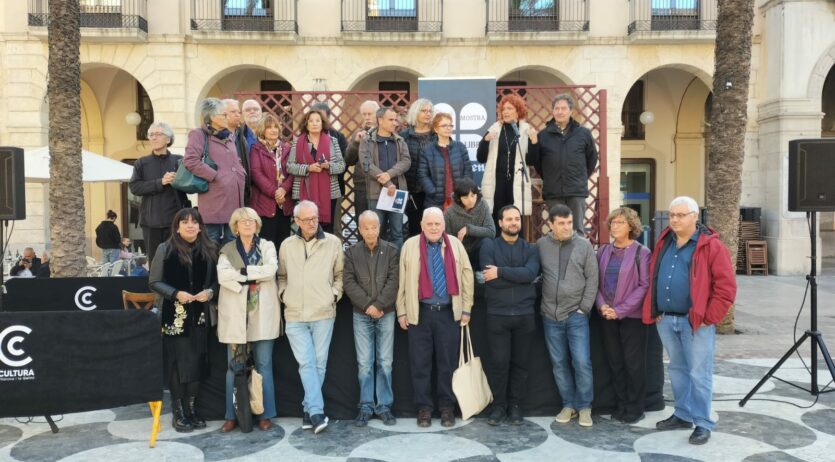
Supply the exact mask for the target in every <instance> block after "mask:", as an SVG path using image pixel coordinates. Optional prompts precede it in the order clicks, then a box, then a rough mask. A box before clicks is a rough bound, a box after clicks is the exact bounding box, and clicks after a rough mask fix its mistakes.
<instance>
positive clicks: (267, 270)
mask: <svg viewBox="0 0 835 462" xmlns="http://www.w3.org/2000/svg"><path fill="white" fill-rule="evenodd" d="M229 227H230V228H231V229H232V234H234V235H235V236H236V238H235V240H234V241H231V242H228V243H226V245H224V246H223V248H222V249H221V250H220V256H219V257H218V262H217V271H218V282H219V283H220V294H219V301H218V321H217V335H218V339H219V340H220V342H221V343H226V344H228V345H229V362H230V363H232V362H233V359H234V358H235V356H236V353H237V354H238V359H240V358H241V357H243V358H245V357H246V350H245V348H246V347H247V344H249V347H250V349H251V351H252V355H253V358H254V360H255V369H256V370H257V371H258V372H259V373H260V374H261V376H262V377H263V395H264V413H263V414H261V415H260V416H259V417H258V419H259V422H258V427H259V428H260V429H261V430H264V431H266V430H269V429H270V428H272V421H271V420H270V419H271V418H273V417H275V416H276V410H275V382H274V380H273V362H272V357H273V344H274V343H275V342H274V341H275V339H276V338H278V336H279V333H280V332H281V309H280V307H279V302H278V286H277V285H276V272H277V271H278V256H277V253H276V250H275V244H273V243H272V242H270V241H268V240H266V239H262V238H260V237H258V232H259V231H260V230H261V219H260V218H259V217H258V213H257V212H256V211H255V210H253V209H251V208H249V207H243V208H239V209H237V210H235V211H234V212H233V213H232V218H231V219H230V220H229ZM242 349H244V350H242ZM236 362H237V363H240V361H236ZM233 386H234V374H233V373H232V370H231V369H229V370H227V372H226V422H224V424H223V426H222V427H221V429H220V431H221V432H223V433H226V432H230V431H232V430H234V429H235V427H237V426H238V424H237V420H236V417H235V408H234V407H233V403H232V390H233Z"/></svg>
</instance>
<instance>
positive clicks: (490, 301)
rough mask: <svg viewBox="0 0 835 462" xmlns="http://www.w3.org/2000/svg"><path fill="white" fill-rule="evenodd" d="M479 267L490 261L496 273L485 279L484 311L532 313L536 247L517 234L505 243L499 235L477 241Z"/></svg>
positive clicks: (534, 295) (536, 261)
mask: <svg viewBox="0 0 835 462" xmlns="http://www.w3.org/2000/svg"><path fill="white" fill-rule="evenodd" d="M479 262H480V264H481V269H482V270H483V269H484V267H485V266H487V265H492V266H495V267H497V268H498V270H499V277H498V278H497V279H493V280H492V281H487V282H486V283H485V284H486V287H485V289H484V300H485V303H486V305H487V313H489V314H498V315H504V316H515V315H523V314H534V313H535V309H536V285H535V284H534V280H535V279H536V277H537V276H539V266H540V264H539V250H538V249H537V247H536V244H531V243H530V242H527V241H525V240H524V239H522V238H521V237H520V238H519V240H517V241H516V242H515V243H514V244H512V245H511V244H508V243H507V241H505V240H504V238H503V237H502V236H499V237H496V238H493V239H484V240H482V241H481V249H480V251H479Z"/></svg>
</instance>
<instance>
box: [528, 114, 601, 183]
mask: <svg viewBox="0 0 835 462" xmlns="http://www.w3.org/2000/svg"><path fill="white" fill-rule="evenodd" d="M525 160H526V162H527V163H528V165H533V166H534V168H536V171H537V172H539V176H541V177H542V198H543V199H557V198H562V197H588V195H589V177H590V176H591V174H592V173H594V169H595V167H597V147H596V146H595V144H594V138H593V137H592V135H591V131H590V130H589V129H588V128H586V127H582V126H580V124H578V123H577V121H575V120H574V119H571V121H570V122H569V123H568V127H566V131H565V134H563V133H561V132H560V129H559V128H558V127H557V124H556V123H555V122H554V120H553V119H551V120H550V121H549V122H548V123H547V124H546V125H545V128H544V129H542V131H541V132H539V140H538V142H537V143H536V144H529V145H528V155H527V158H526V159H525Z"/></svg>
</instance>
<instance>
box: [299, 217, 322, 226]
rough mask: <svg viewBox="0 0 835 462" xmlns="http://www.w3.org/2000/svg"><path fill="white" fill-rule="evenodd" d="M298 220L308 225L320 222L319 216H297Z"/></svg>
mask: <svg viewBox="0 0 835 462" xmlns="http://www.w3.org/2000/svg"><path fill="white" fill-rule="evenodd" d="M296 220H299V221H300V222H302V223H304V224H306V225H310V224H313V223H318V222H319V217H310V218H299V217H296Z"/></svg>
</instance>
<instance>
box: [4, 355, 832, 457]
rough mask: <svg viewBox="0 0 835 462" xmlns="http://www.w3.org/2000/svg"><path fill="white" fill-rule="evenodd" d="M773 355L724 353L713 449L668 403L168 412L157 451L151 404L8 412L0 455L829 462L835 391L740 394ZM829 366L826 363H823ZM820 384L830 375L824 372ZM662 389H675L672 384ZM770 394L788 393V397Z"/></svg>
mask: <svg viewBox="0 0 835 462" xmlns="http://www.w3.org/2000/svg"><path fill="white" fill-rule="evenodd" d="M773 362H774V360H773V359H729V360H717V361H716V366H715V370H714V390H715V395H714V403H713V412H714V417H715V418H716V419H717V421H718V424H717V427H716V429H715V431H714V432H713V436H712V438H711V440H710V442H709V443H708V444H707V445H704V446H692V445H690V444H688V442H687V437H688V436H689V433H690V432H689V430H680V431H672V432H657V431H655V429H654V424H655V422H656V421H657V420H661V419H663V418H665V417H667V416H668V415H669V414H670V413H671V412H672V408H671V405H672V404H671V403H669V402H668V407H667V409H665V410H663V411H659V412H651V413H647V416H646V418H645V419H644V420H642V421H640V422H638V423H637V424H634V425H626V424H622V423H619V422H616V421H613V420H611V419H609V416H606V415H595V416H594V427H592V428H590V429H589V428H582V427H580V426H578V425H577V422H576V420H574V421H572V422H571V423H569V424H566V425H562V424H557V423H556V422H554V419H553V417H552V416H547V417H546V416H540V417H527V418H526V420H525V422H524V424H523V425H521V426H511V425H509V424H507V423H504V424H502V425H501V426H499V427H491V426H489V425H487V422H486V420H485V419H484V418H475V419H471V420H469V421H465V422H462V421H458V423H457V424H456V426H455V427H453V428H449V429H446V428H443V427H441V426H440V423H439V421H438V420H434V421H433V425H432V427H430V428H428V429H422V428H418V427H417V426H416V425H415V421H414V419H413V418H402V419H400V420H399V421H398V423H397V425H396V426H394V427H386V426H384V425H382V423H381V422H380V421H379V420H376V419H375V420H372V421H371V423H370V424H369V426H368V427H366V428H356V427H354V426H353V422H351V421H332V422H331V424H330V426H329V427H328V428H327V430H326V431H325V432H323V433H321V434H319V435H314V434H313V433H312V432H310V431H309V430H302V429H301V428H300V424H301V420H300V419H298V418H279V419H275V420H274V421H275V423H276V425H275V426H274V427H273V429H272V430H270V431H268V432H262V431H259V430H257V429H256V430H254V431H253V432H251V433H248V434H243V433H241V432H240V431H238V430H236V431H234V432H232V433H230V434H221V433H219V432H218V429H219V428H220V424H221V422H220V421H214V422H209V426H208V428H207V429H206V430H202V431H195V432H193V433H190V434H179V433H175V432H174V431H173V430H172V429H171V426H170V422H171V414H170V413H169V412H168V409H167V408H166V409H165V410H164V415H163V431H162V432H161V433H160V435H159V441H158V443H157V447H156V448H155V449H150V448H149V447H148V442H147V437H148V434H149V428H150V423H151V419H150V414H149V412H148V410H147V409H148V408H147V406H146V405H134V406H127V407H122V408H116V409H111V410H104V411H95V412H86V413H79V414H71V415H65V416H63V419H62V420H61V421H60V422H58V426H59V427H60V432H59V433H57V434H52V433H51V432H50V431H49V428H48V426H47V425H46V424H45V423H42V419H36V420H35V421H34V422H30V423H22V421H20V420H15V419H0V460H16V461H25V462H53V461H62V462H70V461H93V460H118V461H142V462H149V461H156V460H161V461H162V460H172V461H173V460H176V461H178V462H185V461H192V460H195V461H199V460H205V461H226V460H236V461H249V460H251V461H255V460H282V461H313V460H319V461H399V460H403V461H407V460H408V461H421V460H427V461H497V460H501V461H529V460H530V461H536V460H607V461H690V460H695V461H699V460H701V461H718V460H722V461H736V460H738V461H797V460H806V461H831V460H834V459H835V455H834V454H835V394H824V395H822V396H821V398H820V400H819V401H818V402H817V403H816V404H815V405H814V406H812V407H810V408H805V407H808V406H810V405H811V404H812V402H813V397H812V396H811V395H809V394H808V393H805V392H803V391H801V390H798V389H795V388H793V387H791V386H789V385H786V384H784V383H781V382H779V381H777V380H769V381H768V382H767V383H766V384H765V386H764V387H763V388H762V389H761V391H760V392H759V393H758V394H757V395H756V396H755V399H754V400H752V401H750V402H749V403H748V404H747V405H746V406H745V407H744V408H740V407H739V405H738V400H739V399H740V398H741V397H742V396H744V394H745V393H746V392H747V391H748V390H750V389H751V388H752V387H753V386H754V384H755V383H756V382H757V380H758V379H759V378H760V377H762V375H763V374H764V373H765V372H766V371H767V370H768V366H769V365H771V364H772V363H773ZM821 366H823V364H822V363H821ZM779 376H780V377H782V378H784V379H788V380H795V381H797V382H798V383H800V384H803V383H806V384H807V385H808V382H809V379H810V375H809V373H808V372H806V370H805V369H804V368H803V365H802V364H801V362H800V361H799V360H798V359H792V360H790V361H789V362H788V363H787V365H786V366H785V367H784V368H782V369H781V370H780V372H779ZM819 376H820V378H821V384H826V383H827V382H829V380H830V378H829V377H828V372H827V374H824V373H820V374H819ZM665 396H667V397H668V398H669V397H670V396H671V392H670V389H669V383H667V384H666V388H665ZM768 400H780V401H785V402H787V403H793V404H796V405H797V406H801V407H795V406H792V405H790V404H787V403H781V402H776V401H768Z"/></svg>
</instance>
